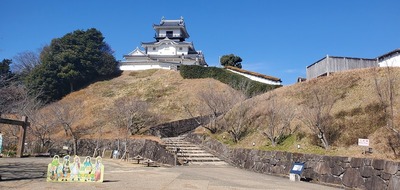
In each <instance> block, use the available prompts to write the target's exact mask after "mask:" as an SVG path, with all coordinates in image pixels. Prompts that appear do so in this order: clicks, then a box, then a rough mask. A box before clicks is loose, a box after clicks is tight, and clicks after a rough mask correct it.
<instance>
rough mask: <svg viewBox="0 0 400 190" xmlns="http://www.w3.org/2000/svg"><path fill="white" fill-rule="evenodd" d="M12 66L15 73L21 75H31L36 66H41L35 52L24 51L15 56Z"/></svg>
mask: <svg viewBox="0 0 400 190" xmlns="http://www.w3.org/2000/svg"><path fill="white" fill-rule="evenodd" d="M13 60H14V62H13V64H12V66H13V68H12V69H13V71H14V72H15V73H18V74H20V75H27V74H29V73H30V72H31V71H32V70H33V69H34V68H35V67H36V66H38V65H39V64H40V59H39V55H38V53H35V52H33V51H24V52H21V53H18V54H17V55H16V56H14V59H13Z"/></svg>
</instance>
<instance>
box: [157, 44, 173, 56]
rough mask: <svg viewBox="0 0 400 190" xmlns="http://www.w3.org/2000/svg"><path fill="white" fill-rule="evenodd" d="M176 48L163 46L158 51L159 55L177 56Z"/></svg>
mask: <svg viewBox="0 0 400 190" xmlns="http://www.w3.org/2000/svg"><path fill="white" fill-rule="evenodd" d="M175 53H176V48H175V46H172V45H166V44H163V45H161V46H160V47H159V49H158V55H175Z"/></svg>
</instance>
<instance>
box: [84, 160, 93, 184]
mask: <svg viewBox="0 0 400 190" xmlns="http://www.w3.org/2000/svg"><path fill="white" fill-rule="evenodd" d="M82 172H83V176H82V178H83V179H85V181H88V180H89V181H90V179H91V177H90V176H91V174H92V162H91V161H90V156H87V157H86V158H85V161H83V167H82Z"/></svg>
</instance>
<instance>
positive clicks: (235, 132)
mask: <svg viewBox="0 0 400 190" xmlns="http://www.w3.org/2000/svg"><path fill="white" fill-rule="evenodd" d="M252 105H253V104H252V103H250V102H246V103H244V102H243V101H242V102H240V103H239V104H237V105H236V106H235V107H234V108H232V109H231V110H230V111H229V112H228V113H226V114H225V115H224V117H223V121H224V124H225V126H224V128H225V129H226V130H227V132H228V133H229V134H230V135H231V137H232V140H233V141H234V142H235V143H238V142H239V140H240V139H241V138H242V137H243V136H244V135H245V134H246V133H247V132H248V129H249V128H248V126H249V123H250V121H251V120H250V117H249V116H248V112H249V111H250V109H251V107H252Z"/></svg>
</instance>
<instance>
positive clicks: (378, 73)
mask: <svg viewBox="0 0 400 190" xmlns="http://www.w3.org/2000/svg"><path fill="white" fill-rule="evenodd" d="M392 71H393V73H392V76H394V79H395V80H394V85H395V88H394V89H395V99H394V100H395V104H394V106H395V107H394V110H395V112H394V113H395V124H396V125H397V126H399V124H400V122H399V119H400V117H399V112H398V110H399V108H400V105H399V103H400V90H399V87H400V80H399V76H400V68H394V69H393V70H392ZM386 77H387V75H386V74H385V70H384V69H379V70H376V69H362V70H356V71H348V72H340V73H335V74H333V75H331V76H329V77H322V78H318V79H313V80H309V81H307V82H303V83H297V84H294V85H291V86H285V87H281V88H278V89H275V90H273V91H271V92H268V93H265V94H262V95H259V96H256V97H254V98H252V99H249V100H247V101H246V102H245V103H243V105H240V106H237V107H236V108H234V109H232V110H231V111H230V112H235V111H237V110H238V109H240V108H241V107H244V106H245V105H250V106H249V107H250V111H249V112H248V114H247V115H246V117H249V118H250V119H249V122H248V123H246V125H247V127H248V128H249V130H248V131H247V134H246V135H245V136H244V137H243V138H242V139H241V140H240V141H239V142H238V143H237V144H235V143H233V142H232V139H231V138H229V137H230V134H229V133H228V132H227V131H226V130H225V131H224V130H223V131H221V133H219V134H216V135H214V136H215V138H219V139H220V140H221V141H224V142H226V143H228V144H231V145H232V146H234V147H246V148H257V149H264V150H287V151H293V152H304V153H317V154H329V155H343V156H360V157H363V156H366V155H364V154H361V153H362V151H363V150H365V149H366V148H365V147H364V148H363V147H359V146H357V142H358V138H368V139H369V140H370V147H372V148H373V151H374V153H373V154H372V155H367V156H369V157H379V158H391V159H396V158H397V157H398V152H399V151H400V148H399V146H398V145H399V139H398V137H396V136H395V135H394V134H393V133H391V132H390V131H389V130H388V129H387V128H386V127H385V125H386V118H385V116H384V114H383V112H382V107H380V104H379V96H378V93H377V90H376V85H375V78H376V79H377V81H378V83H379V84H380V85H384V81H386V79H387V78H386ZM314 92H317V94H319V95H321V94H327V97H326V98H329V99H331V98H333V99H335V100H336V101H335V102H334V103H333V107H332V109H331V112H330V113H331V114H330V116H331V117H332V118H333V123H332V124H330V125H329V127H330V129H331V131H333V132H332V134H333V135H332V137H331V139H332V140H331V142H330V143H331V145H332V147H331V149H330V150H325V149H323V148H321V147H320V146H318V143H319V141H318V139H317V140H316V137H315V136H316V135H312V133H311V132H312V131H311V130H310V128H309V127H307V126H306V125H305V124H304V122H303V121H304V119H302V118H303V116H304V115H305V111H304V110H305V109H304V108H305V107H307V106H309V105H310V103H311V102H312V101H313V99H314V98H315V96H314V94H313V93H314ZM272 93H273V94H274V96H273V97H272V98H271V95H272ZM321 96H322V95H321ZM321 96H320V97H321ZM273 99H276V100H277V102H285V103H286V105H289V106H290V108H291V109H292V110H294V113H295V117H294V120H293V121H292V122H291V130H292V131H296V132H295V133H294V134H292V135H290V136H288V137H287V138H286V139H285V140H284V141H283V142H282V143H281V144H280V145H278V146H276V147H273V146H271V143H270V141H269V140H268V139H267V137H266V136H265V135H263V134H262V132H263V131H266V130H267V122H266V120H265V117H264V116H263V115H265V109H266V108H267V107H268V106H269V105H270V104H272V102H273ZM227 115H229V112H228V114H227ZM225 119H226V118H225ZM222 121H223V119H221V125H223V122H222ZM296 128H297V129H296ZM253 143H255V146H253ZM297 145H300V147H301V149H297Z"/></svg>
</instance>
